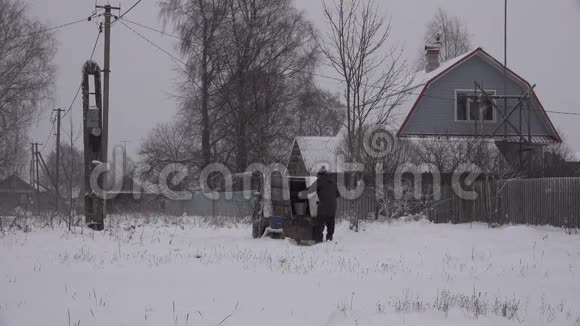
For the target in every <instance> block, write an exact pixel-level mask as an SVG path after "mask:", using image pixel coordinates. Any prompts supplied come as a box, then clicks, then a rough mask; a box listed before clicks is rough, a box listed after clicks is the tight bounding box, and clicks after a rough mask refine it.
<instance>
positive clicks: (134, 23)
mask: <svg viewBox="0 0 580 326" xmlns="http://www.w3.org/2000/svg"><path fill="white" fill-rule="evenodd" d="M119 19H121V17H119ZM123 20H124V21H126V22H128V23H131V24H133V25H137V26H139V27H143V28H145V29H148V30H151V31H154V32H157V33H159V34H163V35H167V36H170V37H173V38H175V39H178V40H180V41H184V42H190V41H191V40H186V39H184V38H181V37H179V36H176V35H173V34H169V33H167V32H164V31H161V30H158V29H155V28H153V27H149V26H147V25H143V24H141V23H138V22H134V21H131V20H129V19H127V18H123Z"/></svg>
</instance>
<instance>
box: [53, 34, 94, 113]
mask: <svg viewBox="0 0 580 326" xmlns="http://www.w3.org/2000/svg"><path fill="white" fill-rule="evenodd" d="M102 32H103V30H102V29H101V28H99V33H98V34H97V39H96V40H95V45H94V46H93V51H92V52H91V57H90V59H89V60H93V57H94V56H95V51H96V49H97V45H98V44H99V38H100V37H101V33H102ZM82 86H83V83H82V82H81V83H80V85H79V87H78V88H77V92H76V94H75V96H74V98H73V100H72V102H71V104H70V105H69V107H68V109H67V110H66V112H65V113H64V115H63V116H62V117H63V118H64V117H66V115H67V114H68V113H69V112H70V111H71V110H72V107H73V105H74V104H75V102H76V101H77V98H78V97H79V94H80V92H81V88H82Z"/></svg>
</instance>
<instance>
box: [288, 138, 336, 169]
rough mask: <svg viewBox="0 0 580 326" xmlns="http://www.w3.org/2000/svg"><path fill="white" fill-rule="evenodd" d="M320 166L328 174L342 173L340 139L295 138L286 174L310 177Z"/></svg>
mask: <svg viewBox="0 0 580 326" xmlns="http://www.w3.org/2000/svg"><path fill="white" fill-rule="evenodd" d="M322 166H324V167H325V168H326V171H328V172H329V173H344V157H343V156H342V155H341V154H340V137H338V136H335V137H296V138H295V140H294V145H293V146H292V152H291V154H290V158H289V160H288V165H287V167H288V173H289V174H290V175H291V176H312V175H316V174H317V173H318V171H319V170H320V168H321V167H322Z"/></svg>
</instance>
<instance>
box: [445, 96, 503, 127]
mask: <svg viewBox="0 0 580 326" xmlns="http://www.w3.org/2000/svg"><path fill="white" fill-rule="evenodd" d="M485 92H486V93H487V94H488V95H495V90H486V91H485ZM455 121H458V122H462V121H483V122H494V121H495V110H494V109H493V104H492V103H491V101H490V100H488V99H486V98H484V97H477V96H476V93H475V92H474V91H473V90H456V91H455Z"/></svg>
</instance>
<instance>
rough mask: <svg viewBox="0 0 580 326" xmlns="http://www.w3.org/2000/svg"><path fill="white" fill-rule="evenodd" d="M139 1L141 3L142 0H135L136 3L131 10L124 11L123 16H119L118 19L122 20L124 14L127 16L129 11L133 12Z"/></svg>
mask: <svg viewBox="0 0 580 326" xmlns="http://www.w3.org/2000/svg"><path fill="white" fill-rule="evenodd" d="M141 1H143V0H137V2H135V3H134V4H133V5H132V6H131V8H129V9H128V10H127V11H125V12H124V13H123V14H121V16H119V19H121V18H123V17H124V16H125V15H126V14H128V13H129V12H130V11H131V10H133V8H135V7H137V5H138V4H139V3H141Z"/></svg>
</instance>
